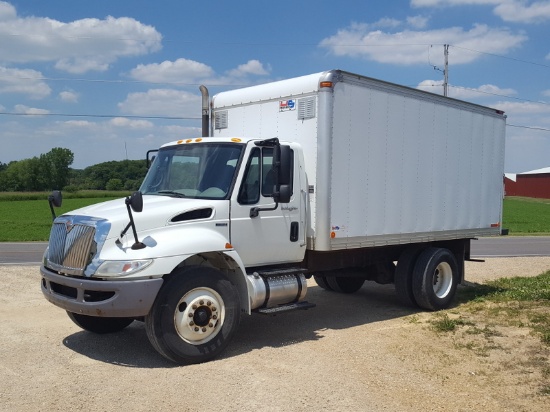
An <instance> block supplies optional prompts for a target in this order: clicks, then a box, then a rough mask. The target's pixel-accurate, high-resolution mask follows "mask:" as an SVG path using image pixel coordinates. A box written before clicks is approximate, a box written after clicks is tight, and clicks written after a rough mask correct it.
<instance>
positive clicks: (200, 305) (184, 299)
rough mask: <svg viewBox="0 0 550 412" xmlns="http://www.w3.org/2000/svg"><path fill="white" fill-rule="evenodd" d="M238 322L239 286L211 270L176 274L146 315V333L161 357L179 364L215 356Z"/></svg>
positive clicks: (195, 270) (199, 361)
mask: <svg viewBox="0 0 550 412" xmlns="http://www.w3.org/2000/svg"><path fill="white" fill-rule="evenodd" d="M239 320H240V301H239V295H238V291H237V288H236V287H235V286H234V285H233V284H232V283H231V282H230V281H229V279H227V278H226V277H225V276H224V275H223V274H222V273H221V272H219V271H218V270H216V269H213V268H189V269H186V270H181V271H179V272H178V273H175V274H174V275H173V276H172V277H171V278H170V279H169V280H168V281H167V282H166V283H165V285H164V286H163V287H162V289H161V290H160V292H159V295H158V296H157V298H156V300H155V303H154V304H153V307H152V309H151V311H150V313H149V314H148V315H147V316H146V317H145V327H146V330H147V336H148V338H149V340H150V341H151V344H152V345H153V347H154V348H155V349H156V350H157V351H158V352H159V353H160V354H161V355H163V356H164V357H165V358H167V359H169V360H172V361H174V362H177V363H181V364H192V363H201V362H205V361H208V360H210V359H213V358H214V357H216V356H218V355H219V354H220V353H221V352H222V351H223V350H224V349H225V347H226V346H227V344H228V343H229V341H230V339H231V337H232V336H233V334H234V332H235V330H236V328H237V326H238V324H239Z"/></svg>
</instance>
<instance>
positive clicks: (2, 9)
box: [0, 1, 17, 22]
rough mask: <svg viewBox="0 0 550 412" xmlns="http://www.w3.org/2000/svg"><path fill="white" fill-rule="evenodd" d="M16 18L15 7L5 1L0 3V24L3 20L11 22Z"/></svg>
mask: <svg viewBox="0 0 550 412" xmlns="http://www.w3.org/2000/svg"><path fill="white" fill-rule="evenodd" d="M16 16H17V12H16V11H15V7H13V6H12V5H11V4H10V3H6V2H5V1H0V22H1V21H3V20H12V19H14V18H15V17H16Z"/></svg>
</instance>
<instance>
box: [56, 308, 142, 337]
mask: <svg viewBox="0 0 550 412" xmlns="http://www.w3.org/2000/svg"><path fill="white" fill-rule="evenodd" d="M67 315H69V318H71V320H72V321H73V322H74V323H76V324H77V325H78V326H80V327H81V328H82V329H84V330H87V331H88V332H93V333H98V334H105V333H113V332H118V331H119V330H122V329H124V328H125V327H126V326H128V325H130V323H132V322H133V321H134V319H133V318H102V317H99V316H87V315H81V314H79V313H72V312H67Z"/></svg>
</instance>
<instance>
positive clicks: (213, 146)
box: [140, 143, 244, 199]
mask: <svg viewBox="0 0 550 412" xmlns="http://www.w3.org/2000/svg"><path fill="white" fill-rule="evenodd" d="M243 147H244V146H243V145H240V144H235V143H192V144H182V145H177V146H169V147H165V148H162V149H160V150H159V152H158V155H157V157H156V158H155V160H154V161H153V164H152V165H151V168H150V169H149V172H148V173H147V176H145V180H144V181H143V184H142V185H141V188H140V191H141V193H143V194H144V195H160V196H172V197H189V198H204V199H227V198H229V196H230V191H231V187H232V183H233V180H234V177H235V171H236V168H237V164H238V163H239V160H240V157H241V154H242V151H243Z"/></svg>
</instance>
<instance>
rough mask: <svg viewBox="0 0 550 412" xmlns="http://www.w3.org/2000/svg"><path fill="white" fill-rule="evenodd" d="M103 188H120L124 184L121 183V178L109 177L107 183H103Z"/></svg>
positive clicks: (122, 187)
mask: <svg viewBox="0 0 550 412" xmlns="http://www.w3.org/2000/svg"><path fill="white" fill-rule="evenodd" d="M105 189H107V190H122V189H124V185H123V184H122V180H120V179H116V178H115V179H109V181H108V182H107V184H106V185H105Z"/></svg>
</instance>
